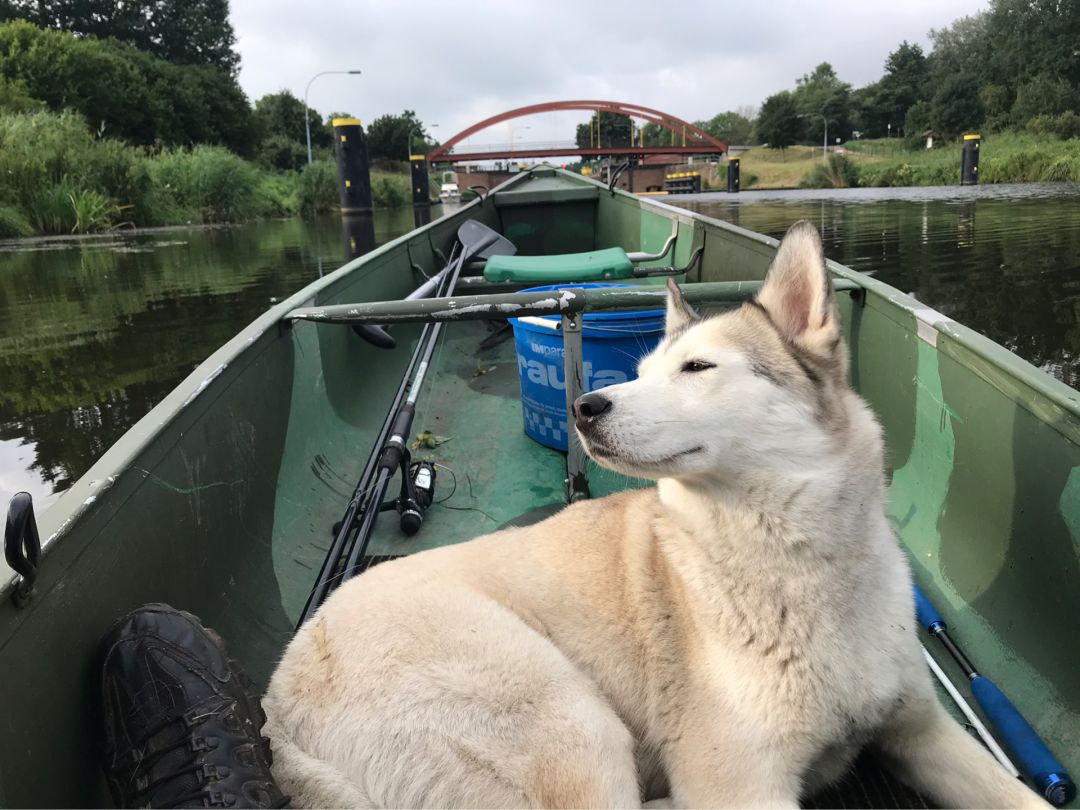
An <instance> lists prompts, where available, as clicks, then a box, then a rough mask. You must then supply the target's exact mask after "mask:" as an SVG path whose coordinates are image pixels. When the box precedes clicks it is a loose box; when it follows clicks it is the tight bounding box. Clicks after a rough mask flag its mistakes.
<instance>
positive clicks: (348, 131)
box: [333, 118, 372, 214]
mask: <svg viewBox="0 0 1080 810" xmlns="http://www.w3.org/2000/svg"><path fill="white" fill-rule="evenodd" d="M333 124H334V144H335V147H336V148H335V150H334V152H335V154H336V155H337V170H338V181H339V182H340V183H341V212H342V213H343V214H355V213H361V212H365V211H370V210H371V208H372V204H371V171H370V169H369V167H368V152H367V137H366V136H365V135H364V130H363V128H362V127H361V126H360V121H359V120H357V119H356V118H335V119H334V121H333Z"/></svg>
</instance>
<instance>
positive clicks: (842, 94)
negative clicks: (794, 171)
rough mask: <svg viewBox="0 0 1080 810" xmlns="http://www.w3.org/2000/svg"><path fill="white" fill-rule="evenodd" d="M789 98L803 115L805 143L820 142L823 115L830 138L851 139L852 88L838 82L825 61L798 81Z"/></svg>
mask: <svg viewBox="0 0 1080 810" xmlns="http://www.w3.org/2000/svg"><path fill="white" fill-rule="evenodd" d="M792 98H793V100H794V102H795V106H796V107H797V108H798V112H799V113H800V114H801V115H803V116H804V117H803V125H802V130H803V132H802V138H803V139H804V140H806V141H809V142H810V143H821V141H822V138H823V135H824V133H823V132H822V129H823V128H824V125H825V121H823V120H822V115H824V116H825V118H826V119H827V120H828V123H829V135H830V137H833V136H835V137H839V138H843V139H844V140H847V139H848V138H850V137H851V85H850V84H848V83H847V82H842V81H840V78H839V77H838V76H837V75H836V71H835V70H833V66H832V65H830V64H829V63H828V62H822V63H821V64H820V65H818V66H817V67H816V68H814V70H813V71H812V72H811V73H808V74H806V75H804V76H803V77H802V78H801V79H799V80H798V81H797V82H796V86H795V92H794V93H793V94H792Z"/></svg>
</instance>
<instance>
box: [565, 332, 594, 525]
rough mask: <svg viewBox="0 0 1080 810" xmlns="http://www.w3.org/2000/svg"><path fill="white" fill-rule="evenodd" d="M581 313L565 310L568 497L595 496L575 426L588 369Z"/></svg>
mask: <svg viewBox="0 0 1080 810" xmlns="http://www.w3.org/2000/svg"><path fill="white" fill-rule="evenodd" d="M581 320H582V313H580V312H570V313H563V316H562V324H561V325H562V334H563V375H564V378H565V380H566V500H567V502H568V503H574V502H575V501H580V500H584V499H586V498H590V497H592V496H591V494H590V493H589V473H588V468H587V466H586V464H587V462H586V456H585V448H584V447H582V446H581V439H579V438H578V435H577V431H576V430H574V403H575V402H576V401H577V398H578V397H580V396H581V395H582V394H583V393H584V389H585V371H584V365H583V358H582V354H581Z"/></svg>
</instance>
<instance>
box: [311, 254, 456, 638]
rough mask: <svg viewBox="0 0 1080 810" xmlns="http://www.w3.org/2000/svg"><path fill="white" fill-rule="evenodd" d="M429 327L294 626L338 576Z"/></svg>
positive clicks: (426, 327)
mask: <svg viewBox="0 0 1080 810" xmlns="http://www.w3.org/2000/svg"><path fill="white" fill-rule="evenodd" d="M453 262H454V254H453V253H451V254H450V263H451V264H452V263H453ZM447 266H449V265H447ZM433 328H434V324H430V323H428V324H424V328H423V330H422V331H421V332H420V339H419V340H418V341H417V346H416V350H415V351H414V352H413V354H412V356H411V357H410V358H409V363H408V365H407V366H406V368H405V374H404V376H403V378H402V381H401V384H400V385H399V386H398V389H397V391H396V392H395V394H394V401H393V403H392V404H391V405H390V410H389V411H387V413H386V418H385V419H384V420H383V424H382V428H381V429H380V430H379V435H378V438H377V439H376V441H375V447H374V449H373V450H372V452H371V455H370V456H368V460H367V463H366V464H365V465H364V471H363V472H362V473H361V474H360V479H359V481H357V484H356V487H355V489H354V490H353V493H352V496H351V497H350V498H349V504H348V506H347V507H346V509H345V515H344V516H343V517H342V519H341V520H340V521H339V522H338V523H337V524H335V526H334V539H333V542H331V544H330V549H329V550H328V551H327V553H326V556H325V557H324V558H323V564H322V566H321V567H320V569H319V574H318V576H317V577H316V579H315V587H314V588H312V590H311V593H309V594H308V599H307V602H306V603H305V605H304V610H303V612H301V614H300V621H299V622H298V623H297V627H299V626H300V625H302V624H303V623H304V622H306V621H307V620H308V619H309V618H311V616H312V614H314V613H315V611H316V610H318V608H319V605H321V604H322V603H323V601H324V600H325V599H326V597H327V596H329V595H330V591H331V590H332V589H333V587H334V585H335V582H336V579H337V577H338V575H339V572H338V569H339V567H340V564H341V558H342V556H343V555H344V553H345V549H346V548H347V547H348V546H349V542H350V539H351V537H350V535H351V534H352V529H353V527H354V526H355V523H356V517H357V515H358V514H360V511H361V509H362V508H363V507H364V505H365V501H366V496H367V495H368V493H369V490H370V488H371V479H372V475H373V474H374V471H375V468H376V464H377V463H378V460H379V448H381V447H382V446H383V445H384V444H385V443H386V440H387V439H388V438H389V437H390V431H391V430H392V428H393V426H394V417H395V415H396V414H397V412H398V409H399V408H400V407H401V403H402V401H403V399H404V398H405V392H406V390H407V387H408V386H407V384H406V381H407V380H408V379H409V378H410V377H411V376H412V374H413V371H414V370H415V369H416V366H417V364H418V363H419V361H420V355H421V354H422V351H421V347H422V346H423V345H424V344H425V341H426V339H427V337H428V335H429V334H430V333H431V330H432V329H433Z"/></svg>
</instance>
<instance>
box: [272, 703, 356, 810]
mask: <svg viewBox="0 0 1080 810" xmlns="http://www.w3.org/2000/svg"><path fill="white" fill-rule="evenodd" d="M264 733H265V734H268V735H269V736H270V747H271V750H272V751H273V755H274V764H273V767H272V770H273V773H274V778H275V779H276V780H277V783H278V786H279V787H280V788H281V790H282V792H284V793H286V794H288V795H289V796H291V797H292V801H291V806H292V807H360V808H365V807H376V806H377V805H375V804H374V803H373V802H372V801H371V799H370V798H369V797H368V796H367V794H366V793H365V792H364V791H363V790H361V789H360V786H359V785H357V784H356V783H355V782H354V781H352V780H351V779H349V777H348V776H346V775H345V774H344V773H342V772H341V771H340V770H338V768H336V767H335V766H334V765H333V764H332V763H329V762H327V761H326V760H322V759H318V758H316V757H313V756H311V755H310V754H309V753H307V752H306V751H304V750H303V749H302V748H300V746H298V745H297V744H296V743H295V742H294V741H293V739H292V738H291V737H290V736H289V735H288V733H287V732H286V731H285V730H284V729H282V728H281V726H279V725H277V724H276V723H275V722H274V721H273V719H268V720H267V723H266V727H265V729H264Z"/></svg>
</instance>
